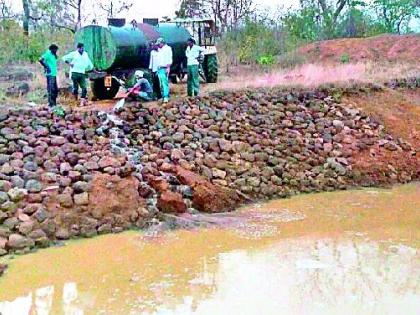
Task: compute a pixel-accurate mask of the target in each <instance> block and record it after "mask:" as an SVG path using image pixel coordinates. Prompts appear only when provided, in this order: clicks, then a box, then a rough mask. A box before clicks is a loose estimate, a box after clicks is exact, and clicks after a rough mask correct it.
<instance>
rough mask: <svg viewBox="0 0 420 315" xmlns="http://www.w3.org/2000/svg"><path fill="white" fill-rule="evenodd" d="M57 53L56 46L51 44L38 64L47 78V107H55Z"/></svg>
mask: <svg viewBox="0 0 420 315" xmlns="http://www.w3.org/2000/svg"><path fill="white" fill-rule="evenodd" d="M57 51H58V46H57V45H55V44H52V45H51V46H50V47H49V48H48V50H47V51H46V52H45V53H44V54H43V55H42V56H41V59H39V63H40V64H41V65H42V66H43V67H44V69H45V76H46V77H47V93H48V106H50V107H54V106H56V105H57V95H58V87H57V59H58V57H57Z"/></svg>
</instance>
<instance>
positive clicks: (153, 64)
mask: <svg viewBox="0 0 420 315" xmlns="http://www.w3.org/2000/svg"><path fill="white" fill-rule="evenodd" d="M158 49H159V47H158V46H157V45H156V43H153V44H152V45H151V51H150V62H149V70H150V71H151V72H152V81H153V92H154V94H155V96H156V97H157V98H160V95H161V93H160V88H159V87H160V83H159V78H158V75H157V71H158V69H159V56H158Z"/></svg>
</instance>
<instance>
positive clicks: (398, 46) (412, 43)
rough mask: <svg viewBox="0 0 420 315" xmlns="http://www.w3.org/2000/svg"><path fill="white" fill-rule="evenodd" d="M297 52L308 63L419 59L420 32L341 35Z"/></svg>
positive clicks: (416, 60)
mask: <svg viewBox="0 0 420 315" xmlns="http://www.w3.org/2000/svg"><path fill="white" fill-rule="evenodd" d="M298 53H299V54H301V55H303V56H304V57H306V58H307V61H308V62H340V61H342V60H341V59H342V58H346V57H345V56H348V57H349V60H350V61H352V62H357V61H368V60H369V61H414V62H418V61H419V60H420V35H380V36H375V37H370V38H341V39H333V40H327V41H322V42H316V43H312V44H309V45H307V46H304V47H301V48H300V49H299V50H298Z"/></svg>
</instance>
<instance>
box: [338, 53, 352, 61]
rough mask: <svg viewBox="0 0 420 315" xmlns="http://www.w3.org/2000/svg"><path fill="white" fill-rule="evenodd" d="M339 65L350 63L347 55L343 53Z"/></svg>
mask: <svg viewBox="0 0 420 315" xmlns="http://www.w3.org/2000/svg"><path fill="white" fill-rule="evenodd" d="M340 61H341V63H349V62H350V56H349V54H347V53H344V54H342V55H341V57H340Z"/></svg>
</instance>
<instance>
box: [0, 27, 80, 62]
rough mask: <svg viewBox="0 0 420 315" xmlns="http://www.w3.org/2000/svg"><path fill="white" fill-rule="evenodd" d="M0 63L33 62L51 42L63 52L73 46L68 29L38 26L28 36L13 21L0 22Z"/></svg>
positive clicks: (71, 36)
mask: <svg viewBox="0 0 420 315" xmlns="http://www.w3.org/2000/svg"><path fill="white" fill-rule="evenodd" d="M0 30H1V32H0V64H6V63H16V62H24V61H29V62H35V61H37V60H38V59H39V57H40V56H41V55H42V53H43V52H44V51H45V50H46V49H47V48H48V46H49V45H50V44H51V43H55V44H57V45H58V46H59V47H60V52H61V53H62V54H64V53H65V52H66V51H67V50H69V49H70V48H71V47H72V46H73V42H74V40H73V35H72V33H71V32H70V31H64V30H57V29H55V30H53V29H51V28H49V27H47V26H44V27H39V28H38V29H36V30H35V31H33V32H32V33H31V34H30V35H29V36H25V35H24V34H23V30H22V27H21V26H20V25H19V24H18V23H17V22H15V21H10V20H4V21H1V22H0Z"/></svg>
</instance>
